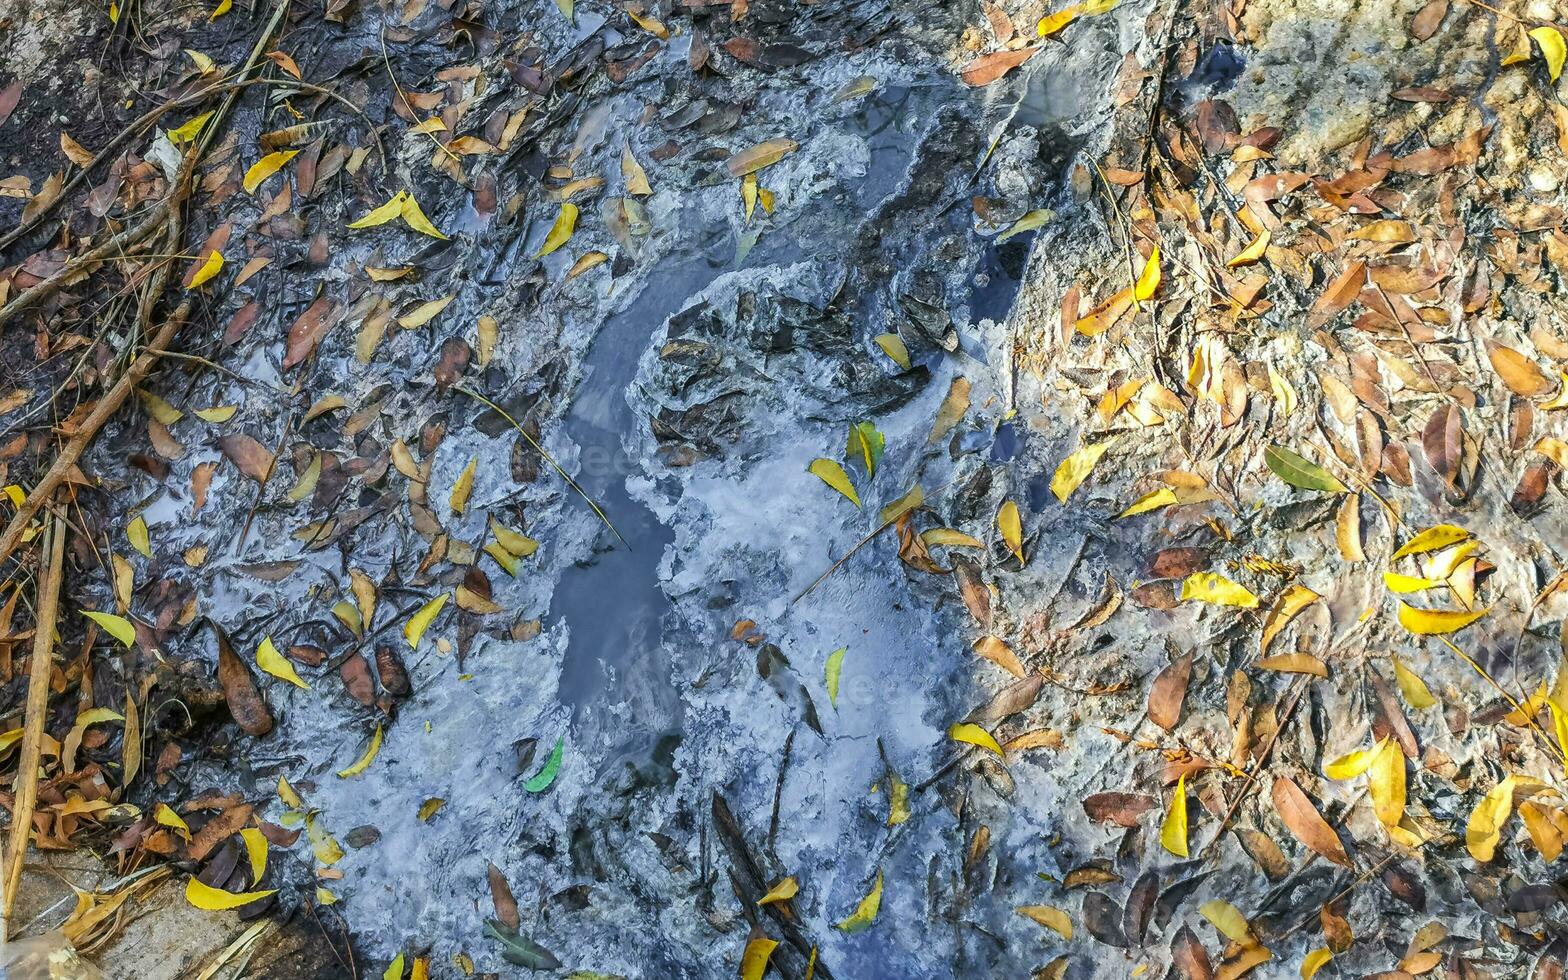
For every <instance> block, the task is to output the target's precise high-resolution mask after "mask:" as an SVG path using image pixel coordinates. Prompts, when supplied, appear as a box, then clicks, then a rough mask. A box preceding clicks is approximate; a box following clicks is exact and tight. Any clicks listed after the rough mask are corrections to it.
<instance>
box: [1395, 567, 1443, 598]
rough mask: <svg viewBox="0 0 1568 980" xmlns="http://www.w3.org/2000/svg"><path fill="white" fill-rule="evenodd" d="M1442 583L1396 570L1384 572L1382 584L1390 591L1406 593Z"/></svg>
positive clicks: (1423, 589)
mask: <svg viewBox="0 0 1568 980" xmlns="http://www.w3.org/2000/svg"><path fill="white" fill-rule="evenodd" d="M1442 584H1443V583H1442V582H1441V581H1439V580H1437V579H1431V578H1417V577H1416V576H1414V575H1401V574H1399V573H1398V572H1384V573H1383V586H1384V587H1385V588H1387V589H1388V591H1390V592H1398V593H1400V594H1402V595H1408V594H1409V593H1411V592H1425V591H1426V590H1427V589H1435V588H1437V587H1438V586H1439V585H1442Z"/></svg>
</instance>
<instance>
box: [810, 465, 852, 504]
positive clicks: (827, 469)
mask: <svg viewBox="0 0 1568 980" xmlns="http://www.w3.org/2000/svg"><path fill="white" fill-rule="evenodd" d="M807 469H808V470H809V471H810V472H811V473H813V474H814V475H815V476H816V477H817V478H818V479H819V480H821V481H822V482H823V483H826V484H827V485H828V486H830V487H832V488H833V489H834V490H837V491H838V492H839V493H841V494H843V495H844V496H845V497H847V498H849V502H850V503H852V504H854V505H855V506H856V507H859V506H860V496H859V495H858V494H856V493H855V485H854V484H853V483H851V482H849V474H848V473H845V472H844V467H842V466H840V465H838V463H835V462H834V461H833V460H831V459H822V458H819V459H814V460H812V461H811V465H810V466H809V467H807Z"/></svg>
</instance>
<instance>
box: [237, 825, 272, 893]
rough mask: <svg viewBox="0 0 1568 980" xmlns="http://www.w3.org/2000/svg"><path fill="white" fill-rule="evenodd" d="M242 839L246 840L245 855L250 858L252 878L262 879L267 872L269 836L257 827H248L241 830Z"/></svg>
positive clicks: (253, 880) (254, 879)
mask: <svg viewBox="0 0 1568 980" xmlns="http://www.w3.org/2000/svg"><path fill="white" fill-rule="evenodd" d="M240 839H241V840H243V841H244V842H245V856H246V857H247V858H249V859H250V880H251V881H252V882H257V881H260V880H261V876H262V875H264V874H266V873H267V837H266V835H265V834H263V833H262V832H261V831H259V830H257V829H256V828H255V827H246V828H245V829H244V830H241V831H240Z"/></svg>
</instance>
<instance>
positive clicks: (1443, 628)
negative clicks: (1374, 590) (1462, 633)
mask: <svg viewBox="0 0 1568 980" xmlns="http://www.w3.org/2000/svg"><path fill="white" fill-rule="evenodd" d="M1491 611H1492V610H1491V609H1490V608H1487V609H1476V610H1473V611H1469V612H1465V611H1460V610H1455V609H1417V608H1415V607H1414V606H1411V605H1407V604H1406V603H1405V602H1404V601H1401V602H1400V603H1399V625H1401V626H1403V627H1404V628H1405V629H1407V630H1409V631H1410V632H1412V633H1414V634H1416V635H1417V636H1437V635H1440V634H1443V633H1453V632H1455V631H1457V630H1462V629H1464V628H1465V627H1466V626H1469V625H1470V624H1471V623H1473V622H1475V621H1476V620H1478V619H1480V618H1481V617H1482V616H1485V615H1486V614H1487V613H1489V612H1491Z"/></svg>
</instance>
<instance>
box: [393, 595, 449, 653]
mask: <svg viewBox="0 0 1568 980" xmlns="http://www.w3.org/2000/svg"><path fill="white" fill-rule="evenodd" d="M446 600H447V594H446V593H445V592H443V593H441V594H440V595H438V596H436V597H435V598H434V599H431V600H430V601H429V602H427V603H425V604H424V605H423V606H420V607H419V611H418V612H416V613H414V615H412V616H410V617H409V619H408V622H407V623H406V624H404V626H403V639H405V640H407V641H408V648H409V649H410V650H415V649H418V647H419V640H420V637H422V636H424V635H425V630H427V629H429V628H430V624H431V623H432V622H434V621H435V618H436V617H437V616H438V615H440V613H441V607H442V606H444V605H446Z"/></svg>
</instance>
